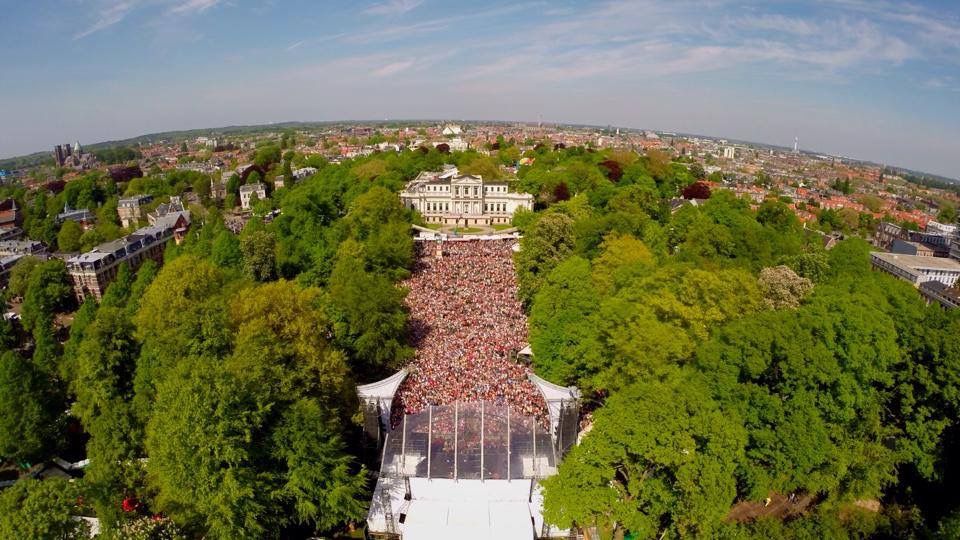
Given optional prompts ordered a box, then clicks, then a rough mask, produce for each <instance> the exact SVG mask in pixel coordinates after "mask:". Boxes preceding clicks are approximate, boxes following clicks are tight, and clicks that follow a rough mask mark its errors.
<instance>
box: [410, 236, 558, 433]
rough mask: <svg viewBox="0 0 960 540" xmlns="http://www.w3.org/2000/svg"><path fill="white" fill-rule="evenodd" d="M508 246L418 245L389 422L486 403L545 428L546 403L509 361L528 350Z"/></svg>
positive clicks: (518, 366)
mask: <svg viewBox="0 0 960 540" xmlns="http://www.w3.org/2000/svg"><path fill="white" fill-rule="evenodd" d="M514 242H515V241H512V240H482V241H481V240H473V241H454V242H443V243H435V242H417V244H416V247H415V249H416V263H415V266H414V271H413V274H412V276H411V277H410V279H408V280H407V281H406V283H405V284H404V285H405V286H406V287H408V288H409V290H410V292H409V294H408V295H407V300H406V301H407V304H408V305H409V307H410V324H411V327H412V328H411V334H412V339H413V342H414V346H415V348H416V354H415V356H414V359H413V361H412V362H411V364H410V365H409V366H408V368H409V369H410V374H409V375H408V376H407V378H406V379H405V380H404V381H403V383H402V384H401V385H400V388H399V389H398V390H397V394H396V397H395V399H394V404H395V405H394V408H393V413H394V421H395V422H396V421H398V420H399V419H400V418H402V415H403V414H415V413H418V412H421V411H423V410H424V409H425V408H426V407H427V406H428V405H447V404H452V403H455V402H461V403H464V402H479V401H487V402H492V403H498V404H505V405H507V406H508V407H509V408H510V410H511V413H513V414H521V415H526V416H533V417H535V418H537V419H538V420H540V421H541V422H545V421H546V417H547V410H546V403H545V401H544V399H543V396H542V394H540V392H539V390H538V389H537V388H536V386H534V384H533V383H531V382H530V380H529V379H528V378H527V374H528V373H530V368H529V367H527V366H524V365H521V364H518V363H517V362H516V361H515V360H514V357H515V355H516V353H517V351H519V350H520V349H522V348H523V347H524V346H525V345H526V343H527V322H526V317H525V316H524V313H523V308H522V307H521V305H520V302H519V300H517V295H516V292H517V283H516V276H515V274H514V270H513V260H512V250H511V247H512V244H513V243H514Z"/></svg>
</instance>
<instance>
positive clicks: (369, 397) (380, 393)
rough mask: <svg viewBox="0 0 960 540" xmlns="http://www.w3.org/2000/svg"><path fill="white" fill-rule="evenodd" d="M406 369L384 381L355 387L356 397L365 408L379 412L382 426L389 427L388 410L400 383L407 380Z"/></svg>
mask: <svg viewBox="0 0 960 540" xmlns="http://www.w3.org/2000/svg"><path fill="white" fill-rule="evenodd" d="M408 373H409V372H408V371H407V370H406V369H401V370H400V371H398V372H396V373H394V374H393V375H391V376H389V377H387V378H386V379H383V380H380V381H377V382H372V383H370V384H364V385H362V386H358V387H357V397H359V398H360V402H361V403H363V404H364V406H365V407H368V408H375V409H376V410H378V411H379V415H380V422H381V425H382V426H389V425H390V408H391V407H392V406H393V396H394V394H396V393H397V388H399V387H400V383H402V382H403V380H404V379H406V378H407V374H408Z"/></svg>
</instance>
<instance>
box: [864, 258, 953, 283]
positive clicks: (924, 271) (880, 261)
mask: <svg viewBox="0 0 960 540" xmlns="http://www.w3.org/2000/svg"><path fill="white" fill-rule="evenodd" d="M870 262H871V263H872V264H873V266H874V267H875V268H877V269H879V270H883V271H884V272H887V273H888V274H892V275H894V276H896V277H898V278H900V279H902V280H904V281H907V282H909V283H910V284H912V285H913V286H915V287H916V286H919V285H920V284H921V283H923V282H925V281H939V282H940V283H943V284H944V285H946V286H948V287H953V286H954V285H955V284H956V283H957V279H958V278H960V262H957V261H955V260H953V259H947V258H943V257H923V256H919V255H898V254H896V253H883V252H880V251H874V252H872V253H870Z"/></svg>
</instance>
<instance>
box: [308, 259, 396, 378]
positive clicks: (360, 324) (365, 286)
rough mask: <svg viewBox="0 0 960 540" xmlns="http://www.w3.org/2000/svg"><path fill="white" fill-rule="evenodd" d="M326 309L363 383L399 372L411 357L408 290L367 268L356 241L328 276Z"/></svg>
mask: <svg viewBox="0 0 960 540" xmlns="http://www.w3.org/2000/svg"><path fill="white" fill-rule="evenodd" d="M328 293H329V295H330V301H329V303H328V305H327V309H328V312H329V314H330V319H331V321H332V322H333V330H334V336H335V338H336V341H337V344H338V346H339V347H340V348H341V349H343V350H345V351H348V352H349V354H350V357H351V359H352V360H353V361H354V362H355V364H354V365H355V369H356V371H357V373H358V375H364V376H365V377H362V378H364V379H365V378H369V376H372V375H378V374H382V373H383V372H384V370H386V369H396V368H399V367H400V366H401V365H402V363H403V362H404V361H405V360H407V359H408V358H410V356H411V353H412V351H411V349H410V347H409V346H407V345H406V338H405V336H406V324H407V308H406V306H405V305H404V303H403V299H404V297H405V296H406V294H407V293H406V291H405V290H403V289H400V288H397V287H396V286H395V285H394V284H393V282H391V281H390V280H389V279H388V278H386V277H383V276H380V275H377V274H374V273H372V272H368V271H367V270H365V269H364V268H363V255H362V248H361V247H360V246H359V245H358V244H357V243H356V242H355V241H347V242H344V243H343V244H342V245H341V246H340V250H339V252H338V255H337V262H336V264H335V266H334V268H333V272H332V274H331V275H330V283H329V287H328Z"/></svg>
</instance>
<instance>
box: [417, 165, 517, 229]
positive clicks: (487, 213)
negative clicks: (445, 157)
mask: <svg viewBox="0 0 960 540" xmlns="http://www.w3.org/2000/svg"><path fill="white" fill-rule="evenodd" d="M400 200H401V201H402V202H403V205H404V206H406V207H407V208H411V209H414V210H417V211H418V212H420V214H421V215H423V217H424V219H425V220H426V221H427V222H428V223H443V224H450V225H460V226H470V225H496V224H506V223H510V221H511V219H512V218H513V214H514V212H516V211H517V210H518V209H520V208H524V209H527V210H533V195H530V194H529V193H516V192H513V191H510V186H509V184H507V183H506V182H484V180H483V178H482V177H480V176H472V175H459V173H458V171H457V169H455V168H453V169H448V170H445V171H443V172H439V173H438V172H423V173H420V175H419V176H417V178H415V179H414V180H412V181H411V182H410V183H408V184H407V186H406V188H404V190H403V191H402V192H401V193H400Z"/></svg>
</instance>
